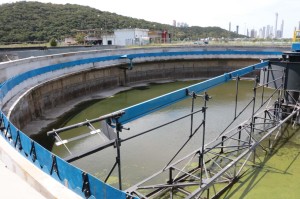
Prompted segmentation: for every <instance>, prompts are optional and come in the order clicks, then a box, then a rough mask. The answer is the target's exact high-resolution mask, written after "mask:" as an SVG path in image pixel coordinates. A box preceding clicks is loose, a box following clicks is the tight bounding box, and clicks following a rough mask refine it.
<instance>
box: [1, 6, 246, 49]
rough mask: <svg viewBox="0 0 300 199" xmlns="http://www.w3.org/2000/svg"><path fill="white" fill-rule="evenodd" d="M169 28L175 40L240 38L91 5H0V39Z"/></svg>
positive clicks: (36, 39)
mask: <svg viewBox="0 0 300 199" xmlns="http://www.w3.org/2000/svg"><path fill="white" fill-rule="evenodd" d="M154 27H155V29H156V30H168V32H169V33H172V35H173V39H181V40H182V39H185V38H189V39H197V38H205V37H218V38H220V37H226V38H227V37H240V36H241V35H236V34H235V33H233V32H228V31H226V30H224V29H221V28H219V27H198V26H193V27H182V28H179V27H173V26H171V25H166V24H160V23H155V22H149V21H145V20H142V19H135V18H131V17H125V16H121V15H117V14H115V13H110V12H103V11H100V10H97V9H94V8H91V7H88V6H79V5H73V4H66V5H60V4H51V3H47V4H45V3H39V2H26V1H23V2H17V3H8V4H2V5H0V42H1V43H4V42H28V41H49V40H50V39H51V38H57V39H63V38H65V37H67V36H74V30H76V29H77V30H78V29H79V30H85V29H101V28H102V30H103V31H107V32H112V31H113V29H122V28H146V29H150V30H153V29H154Z"/></svg>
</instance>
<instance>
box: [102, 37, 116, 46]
mask: <svg viewBox="0 0 300 199" xmlns="http://www.w3.org/2000/svg"><path fill="white" fill-rule="evenodd" d="M115 40H116V36H115V35H102V45H116V42H115Z"/></svg>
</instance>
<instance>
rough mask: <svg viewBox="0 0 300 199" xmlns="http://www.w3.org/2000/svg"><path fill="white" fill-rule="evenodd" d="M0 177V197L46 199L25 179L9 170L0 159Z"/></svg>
mask: <svg viewBox="0 0 300 199" xmlns="http://www.w3.org/2000/svg"><path fill="white" fill-rule="evenodd" d="M0 178H1V180H0V187H1V188H0V189H1V191H0V198H11V199H19V198H24V199H25V198H30V199H46V198H45V197H44V196H43V195H42V194H41V193H39V192H38V191H37V190H35V189H34V188H32V187H31V186H30V185H29V184H28V183H26V181H24V180H23V179H22V178H20V177H19V176H18V175H17V174H15V173H13V172H12V171H11V170H9V169H8V168H7V167H6V165H5V164H4V163H3V162H2V161H0Z"/></svg>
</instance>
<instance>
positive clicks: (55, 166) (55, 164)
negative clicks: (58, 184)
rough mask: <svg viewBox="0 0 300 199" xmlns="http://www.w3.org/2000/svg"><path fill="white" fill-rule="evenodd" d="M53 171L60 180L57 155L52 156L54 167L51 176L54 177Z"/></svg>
mask: <svg viewBox="0 0 300 199" xmlns="http://www.w3.org/2000/svg"><path fill="white" fill-rule="evenodd" d="M53 171H54V172H55V173H56V174H57V176H58V178H59V179H60V176H59V172H58V168H57V162H56V156H55V155H52V165H51V170H50V175H52V173H53Z"/></svg>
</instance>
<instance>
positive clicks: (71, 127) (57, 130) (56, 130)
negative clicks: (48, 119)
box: [47, 111, 125, 136]
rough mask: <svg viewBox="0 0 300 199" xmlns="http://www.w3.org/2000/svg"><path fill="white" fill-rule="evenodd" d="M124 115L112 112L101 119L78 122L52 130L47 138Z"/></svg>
mask: <svg viewBox="0 0 300 199" xmlns="http://www.w3.org/2000/svg"><path fill="white" fill-rule="evenodd" d="M124 113H125V112H124V111H117V112H114V113H110V114H107V115H103V116H101V117H98V118H95V119H92V120H86V121H84V122H80V123H77V124H73V125H70V126H66V127H63V128H59V129H54V130H52V131H49V132H47V136H51V135H54V134H55V133H57V134H59V133H61V132H63V131H67V130H70V129H74V128H78V127H81V126H85V125H88V124H89V123H94V122H99V121H102V120H106V119H110V118H117V117H120V116H122V115H123V114H124Z"/></svg>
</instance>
